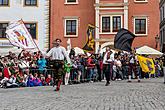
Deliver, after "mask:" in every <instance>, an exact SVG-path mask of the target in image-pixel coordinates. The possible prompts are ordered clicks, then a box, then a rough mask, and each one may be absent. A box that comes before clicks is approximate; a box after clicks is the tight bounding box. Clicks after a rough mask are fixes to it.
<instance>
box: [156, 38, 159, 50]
mask: <svg viewBox="0 0 165 110" xmlns="http://www.w3.org/2000/svg"><path fill="white" fill-rule="evenodd" d="M155 42H156V46H155V48H157V47H158V43H159V36H158V35H156V37H155Z"/></svg>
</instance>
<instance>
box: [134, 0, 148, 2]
mask: <svg viewBox="0 0 165 110" xmlns="http://www.w3.org/2000/svg"><path fill="white" fill-rule="evenodd" d="M134 2H148V0H134Z"/></svg>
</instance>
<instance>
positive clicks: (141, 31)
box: [134, 17, 147, 35]
mask: <svg viewBox="0 0 165 110" xmlns="http://www.w3.org/2000/svg"><path fill="white" fill-rule="evenodd" d="M134 33H135V34H136V35H147V18H146V17H145V18H143V17H142V18H134Z"/></svg>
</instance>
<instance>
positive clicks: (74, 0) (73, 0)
mask: <svg viewBox="0 0 165 110" xmlns="http://www.w3.org/2000/svg"><path fill="white" fill-rule="evenodd" d="M76 1H77V0H67V2H76Z"/></svg>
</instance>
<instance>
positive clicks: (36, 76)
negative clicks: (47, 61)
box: [33, 73, 42, 86]
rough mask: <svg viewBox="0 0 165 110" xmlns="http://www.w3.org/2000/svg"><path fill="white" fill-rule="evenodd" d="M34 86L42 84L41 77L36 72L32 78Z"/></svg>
mask: <svg viewBox="0 0 165 110" xmlns="http://www.w3.org/2000/svg"><path fill="white" fill-rule="evenodd" d="M33 83H34V86H42V82H41V79H40V78H38V74H37V73H35V74H34V79H33Z"/></svg>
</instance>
